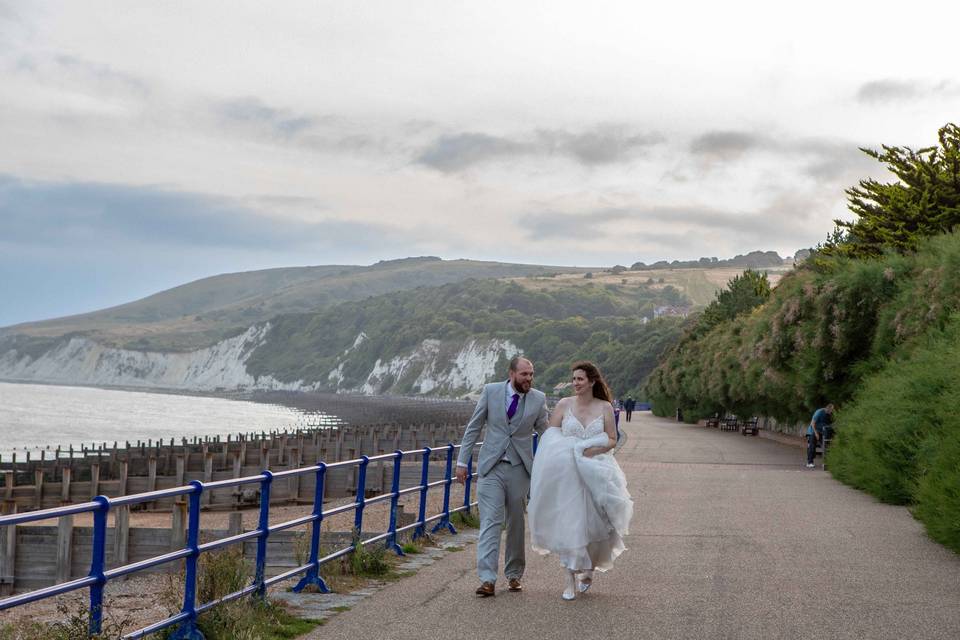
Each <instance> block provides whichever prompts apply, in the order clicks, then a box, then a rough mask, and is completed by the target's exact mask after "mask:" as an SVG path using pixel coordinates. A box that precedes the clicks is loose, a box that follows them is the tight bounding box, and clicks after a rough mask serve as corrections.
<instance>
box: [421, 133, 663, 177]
mask: <svg viewBox="0 0 960 640" xmlns="http://www.w3.org/2000/svg"><path fill="white" fill-rule="evenodd" d="M663 141H664V139H663V137H662V136H660V135H659V134H656V133H639V132H636V131H633V130H632V129H630V128H629V127H626V126H624V125H615V124H603V125H598V126H596V127H594V128H592V129H587V130H584V131H580V132H570V131H564V130H559V129H541V130H537V131H534V132H531V133H526V134H521V135H518V136H515V137H503V136H493V135H489V134H486V133H479V132H464V133H458V134H448V135H441V136H439V137H438V138H436V139H435V140H434V141H433V142H431V143H430V144H429V145H427V147H425V148H424V149H421V150H420V152H419V154H418V155H417V157H416V159H415V161H416V162H417V163H418V164H422V165H425V166H428V167H430V168H432V169H436V170H437V171H441V172H444V173H453V172H457V171H463V170H465V169H468V168H470V167H472V166H475V165H478V164H482V163H485V162H492V161H496V160H505V159H511V158H518V157H527V156H541V157H548V156H560V157H567V158H570V159H572V160H575V161H576V162H579V163H580V164H583V165H586V166H596V165H604V164H612V163H617V162H625V161H628V160H630V159H631V158H633V157H635V156H636V155H638V154H639V153H642V152H643V150H644V149H645V148H647V147H650V146H653V145H657V144H660V143H661V142H663Z"/></svg>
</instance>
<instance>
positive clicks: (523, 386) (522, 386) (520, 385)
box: [513, 380, 533, 393]
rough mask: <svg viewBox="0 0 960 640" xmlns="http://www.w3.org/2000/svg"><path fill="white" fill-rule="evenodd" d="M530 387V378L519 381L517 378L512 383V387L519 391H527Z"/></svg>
mask: <svg viewBox="0 0 960 640" xmlns="http://www.w3.org/2000/svg"><path fill="white" fill-rule="evenodd" d="M531 387H533V381H532V380H530V381H528V382H520V381H519V380H518V381H516V382H515V383H514V384H513V388H514V389H515V390H517V391H518V392H519V393H527V392H528V391H530V388H531Z"/></svg>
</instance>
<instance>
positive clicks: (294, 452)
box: [287, 447, 300, 503]
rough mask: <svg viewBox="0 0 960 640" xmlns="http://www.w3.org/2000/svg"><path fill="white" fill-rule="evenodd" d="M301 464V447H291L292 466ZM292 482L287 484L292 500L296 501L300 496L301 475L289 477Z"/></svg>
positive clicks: (296, 466) (295, 466) (294, 467)
mask: <svg viewBox="0 0 960 640" xmlns="http://www.w3.org/2000/svg"><path fill="white" fill-rule="evenodd" d="M299 466H300V449H298V448H297V447H292V448H291V449H290V467H291V468H293V469H296V468H298V467H299ZM289 480H290V482H289V483H288V484H287V487H288V488H289V489H288V490H289V491H290V498H289V500H290V502H293V503H295V502H296V501H297V500H298V499H299V498H300V476H299V475H293V476H290V478H289Z"/></svg>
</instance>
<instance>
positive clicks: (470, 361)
mask: <svg viewBox="0 0 960 640" xmlns="http://www.w3.org/2000/svg"><path fill="white" fill-rule="evenodd" d="M453 348H456V347H453ZM450 351H451V347H450V345H444V344H443V343H441V342H440V341H439V340H424V341H423V342H422V343H420V345H419V346H418V347H417V348H416V349H414V350H413V351H412V352H410V353H408V354H406V355H403V356H397V357H395V358H393V359H391V360H389V361H388V362H383V361H381V360H377V362H376V364H375V365H374V367H373V370H372V371H371V372H370V373H369V374H368V375H367V379H366V382H364V384H363V385H361V386H360V387H359V388H357V389H344V390H349V391H359V392H360V393H366V394H374V393H388V392H390V391H391V389H392V388H393V387H394V386H395V385H397V384H398V383H401V385H402V387H406V386H407V385H409V386H410V387H411V390H412V391H413V392H414V393H421V394H426V393H450V392H455V393H462V392H463V391H465V390H466V391H474V390H477V389H479V388H480V387H481V386H483V384H484V383H485V382H486V381H487V380H488V379H489V378H490V377H491V376H493V375H494V374H496V373H497V371H496V366H497V363H498V362H499V361H500V360H501V358H504V357H505V358H507V359H509V358H512V357H513V356H515V355H517V354H518V353H519V352H520V350H519V349H518V348H517V346H516V345H514V344H513V343H511V342H509V341H507V340H469V341H468V342H466V343H465V344H463V345H462V346H460V347H459V349H458V350H456V351H455V352H453V353H450ZM451 356H452V357H451ZM332 374H333V372H331V377H332ZM407 377H412V378H413V379H412V380H409V379H407V380H405V378H407ZM341 380H342V378H341ZM385 382H386V383H387V385H386V388H384V383H385ZM401 390H403V389H401Z"/></svg>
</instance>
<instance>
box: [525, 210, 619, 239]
mask: <svg viewBox="0 0 960 640" xmlns="http://www.w3.org/2000/svg"><path fill="white" fill-rule="evenodd" d="M631 217H632V213H631V212H630V211H629V210H626V209H601V210H598V211H588V212H582V213H564V212H559V211H538V212H534V213H528V214H526V215H524V216H522V217H521V218H520V220H519V224H520V228H521V229H523V231H524V232H525V234H526V236H527V237H528V238H530V239H532V240H545V239H553V238H560V239H563V238H566V239H568V240H581V239H583V238H584V237H585V235H587V234H589V236H590V237H594V238H609V237H611V236H612V235H613V234H614V233H615V232H616V229H611V228H609V227H607V225H609V224H613V223H617V222H620V221H623V220H627V219H630V218H631Z"/></svg>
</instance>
